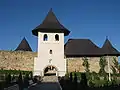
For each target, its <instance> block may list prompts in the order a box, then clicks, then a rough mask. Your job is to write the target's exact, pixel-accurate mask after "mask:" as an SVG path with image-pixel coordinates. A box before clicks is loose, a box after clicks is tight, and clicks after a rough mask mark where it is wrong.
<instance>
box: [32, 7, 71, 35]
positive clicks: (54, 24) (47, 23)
mask: <svg viewBox="0 0 120 90" xmlns="http://www.w3.org/2000/svg"><path fill="white" fill-rule="evenodd" d="M39 31H40V32H47V33H51V32H52V33H64V35H65V36H67V35H68V34H69V33H70V31H69V30H68V29H67V28H65V27H64V26H63V25H62V24H61V23H60V22H59V21H58V19H57V18H56V16H55V14H54V13H53V11H52V9H50V11H49V12H48V14H47V16H46V18H45V19H44V21H43V22H42V24H40V25H39V26H37V27H36V28H35V29H33V30H32V34H33V35H35V36H38V32H39Z"/></svg>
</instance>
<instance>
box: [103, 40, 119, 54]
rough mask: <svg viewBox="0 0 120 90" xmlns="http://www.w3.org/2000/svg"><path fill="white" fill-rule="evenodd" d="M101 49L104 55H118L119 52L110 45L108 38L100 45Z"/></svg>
mask: <svg viewBox="0 0 120 90" xmlns="http://www.w3.org/2000/svg"><path fill="white" fill-rule="evenodd" d="M102 51H103V53H104V55H109V56H110V55H116V56H119V55H120V52H119V51H118V50H117V49H115V48H114V47H113V46H112V44H111V42H110V41H109V40H108V39H106V40H105V42H104V44H103V46H102Z"/></svg>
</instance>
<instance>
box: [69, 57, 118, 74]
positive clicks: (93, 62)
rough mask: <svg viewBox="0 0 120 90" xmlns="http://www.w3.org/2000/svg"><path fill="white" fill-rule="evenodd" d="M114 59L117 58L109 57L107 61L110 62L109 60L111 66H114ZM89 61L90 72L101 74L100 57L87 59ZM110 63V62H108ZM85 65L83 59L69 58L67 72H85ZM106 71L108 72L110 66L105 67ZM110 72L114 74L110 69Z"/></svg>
mask: <svg viewBox="0 0 120 90" xmlns="http://www.w3.org/2000/svg"><path fill="white" fill-rule="evenodd" d="M113 57H115V56H109V58H107V57H106V60H107V61H108V59H109V61H110V62H109V63H110V66H113V65H114V64H113V62H112V61H113ZM87 59H88V63H89V64H90V68H89V69H90V72H93V71H94V72H97V73H98V72H99V69H100V66H99V60H100V57H87ZM116 60H118V58H117V57H116ZM107 63H108V62H107ZM82 64H83V57H72V58H67V71H68V72H74V71H78V72H85V67H84V66H83V65H82ZM105 71H106V72H108V65H106V67H105ZM110 71H111V72H112V70H111V69H110Z"/></svg>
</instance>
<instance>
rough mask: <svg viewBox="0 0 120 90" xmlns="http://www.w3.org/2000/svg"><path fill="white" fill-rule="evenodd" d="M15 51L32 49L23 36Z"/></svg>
mask: <svg viewBox="0 0 120 90" xmlns="http://www.w3.org/2000/svg"><path fill="white" fill-rule="evenodd" d="M15 51H32V49H31V47H30V45H29V44H28V41H27V40H26V39H25V37H24V38H23V40H22V41H21V43H20V44H19V45H18V47H17V48H16V50H15Z"/></svg>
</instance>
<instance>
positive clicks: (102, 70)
mask: <svg viewBox="0 0 120 90" xmlns="http://www.w3.org/2000/svg"><path fill="white" fill-rule="evenodd" d="M106 65H107V62H106V59H105V57H100V61H99V66H100V70H99V73H100V74H101V75H105V74H106V72H105V66H106Z"/></svg>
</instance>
